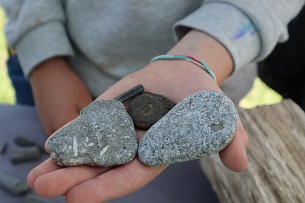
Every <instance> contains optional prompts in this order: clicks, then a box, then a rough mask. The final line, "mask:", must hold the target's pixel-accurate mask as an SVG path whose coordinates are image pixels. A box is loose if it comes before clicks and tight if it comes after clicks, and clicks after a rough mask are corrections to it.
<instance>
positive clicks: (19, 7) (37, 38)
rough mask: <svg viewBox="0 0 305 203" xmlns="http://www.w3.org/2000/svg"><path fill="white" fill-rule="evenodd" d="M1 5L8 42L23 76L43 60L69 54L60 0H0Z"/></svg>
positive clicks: (69, 47) (68, 43)
mask: <svg viewBox="0 0 305 203" xmlns="http://www.w3.org/2000/svg"><path fill="white" fill-rule="evenodd" d="M1 5H2V6H3V8H4V10H5V13H6V16H7V19H8V22H7V24H6V27H5V34H6V38H7V42H8V45H9V46H10V47H11V48H13V49H15V50H16V51H17V53H18V59H19V61H20V63H21V66H22V68H23V71H24V73H25V75H26V76H28V74H29V73H30V72H31V70H32V69H33V68H34V67H35V66H36V65H37V64H39V63H40V62H42V61H44V60H46V59H49V58H51V57H54V56H72V55H73V50H72V47H71V45H70V42H69V39H68V36H67V34H66V31H65V28H64V23H65V15H64V11H63V6H62V2H61V1H60V0H39V1H37V0H1Z"/></svg>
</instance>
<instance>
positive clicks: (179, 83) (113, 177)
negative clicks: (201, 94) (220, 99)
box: [28, 30, 248, 203]
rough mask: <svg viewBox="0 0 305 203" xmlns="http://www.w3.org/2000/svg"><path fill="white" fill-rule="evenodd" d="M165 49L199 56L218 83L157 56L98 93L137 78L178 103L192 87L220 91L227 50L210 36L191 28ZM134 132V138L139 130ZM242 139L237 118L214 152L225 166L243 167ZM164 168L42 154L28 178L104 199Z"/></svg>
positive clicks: (61, 191)
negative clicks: (81, 162) (59, 159)
mask: <svg viewBox="0 0 305 203" xmlns="http://www.w3.org/2000/svg"><path fill="white" fill-rule="evenodd" d="M168 54H173V55H191V56H193V57H195V58H199V59H201V60H203V61H204V62H205V63H206V64H207V65H208V66H209V67H210V68H211V70H212V71H213V72H214V73H215V75H216V77H217V81H218V84H216V83H215V81H214V80H213V79H212V78H211V76H209V75H208V74H207V73H206V72H205V71H204V70H203V69H201V68H200V67H198V66H196V65H194V64H192V63H190V62H187V61H178V60H177V61H157V62H154V63H151V64H148V65H147V66H146V67H144V68H143V69H141V70H139V71H137V72H135V73H133V74H130V75H128V76H126V77H125V78H123V79H122V80H120V81H119V82H118V83H116V84H115V85H113V86H112V87H111V88H109V89H108V90H107V91H106V92H105V93H103V94H102V95H100V97H99V99H103V100H109V99H113V98H114V97H116V96H118V95H119V94H121V93H122V92H124V91H126V90H128V89H130V88H131V87H133V86H135V85H136V84H139V83H140V84H143V85H144V87H145V90H146V91H150V92H154V93H157V94H162V95H164V96H166V97H168V98H169V99H171V100H172V101H174V102H176V103H178V102H179V101H181V100H182V99H184V98H185V97H187V96H188V95H190V94H192V93H194V92H197V91H201V90H215V91H221V90H220V88H219V86H218V85H220V84H221V83H222V82H223V81H224V80H225V78H227V77H228V75H229V74H230V73H231V72H232V69H233V61H232V58H231V56H230V54H229V53H228V51H227V50H226V49H225V48H224V47H223V46H222V45H221V44H220V43H219V42H218V41H217V40H215V39H214V38H212V37H211V36H209V35H207V34H205V33H202V32H199V31H196V30H192V31H190V32H189V33H188V34H186V35H185V37H184V38H183V39H182V40H180V42H179V43H178V44H177V45H176V46H175V47H173V48H172V49H171V50H170V51H169V52H168ZM156 79H157V80H156ZM156 81H157V82H156ZM137 133H138V138H139V140H140V139H141V137H142V135H143V133H144V131H137ZM247 144H248V136H247V134H246V132H245V130H244V128H243V126H242V123H241V122H240V121H239V123H238V127H237V130H236V133H235V135H234V138H233V140H232V142H231V143H230V144H229V145H228V146H227V147H226V148H225V149H224V150H223V151H222V152H220V153H219V156H220V158H221V160H222V162H223V164H224V165H225V166H226V167H227V168H228V169H230V170H232V171H236V172H241V171H243V170H244V169H245V168H246V167H247V155H246V148H247ZM46 148H47V146H46ZM165 168H166V166H163V167H148V166H145V165H143V164H141V163H140V162H139V160H138V159H137V158H135V159H134V160H133V161H131V162H130V163H129V164H126V165H121V166H117V167H108V168H105V167H93V166H77V167H68V168H62V167H60V166H57V165H56V164H55V163H54V162H53V161H52V160H50V159H48V160H46V161H45V162H43V163H42V164H40V165H39V166H37V167H36V168H34V169H33V170H32V171H31V172H30V173H29V175H28V184H29V186H30V187H31V188H32V189H34V190H35V191H36V192H37V193H38V194H39V195H41V196H43V197H55V196H59V195H65V197H66V202H67V203H78V202H90V203H95V202H104V201H107V200H111V199H115V198H118V197H121V196H124V195H127V194H130V193H132V192H135V191H137V190H138V189H140V188H141V187H143V186H144V185H146V184H147V183H149V182H150V181H151V180H153V179H154V178H155V177H156V176H158V175H159V174H160V173H161V172H162V171H163V170H164V169H165Z"/></svg>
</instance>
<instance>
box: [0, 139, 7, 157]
mask: <svg viewBox="0 0 305 203" xmlns="http://www.w3.org/2000/svg"><path fill="white" fill-rule="evenodd" d="M7 146H8V144H7V142H6V141H4V140H0V154H1V155H3V154H5V152H6V149H7Z"/></svg>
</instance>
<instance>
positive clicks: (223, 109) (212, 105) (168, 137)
mask: <svg viewBox="0 0 305 203" xmlns="http://www.w3.org/2000/svg"><path fill="white" fill-rule="evenodd" d="M237 119H238V114H237V111H236V109H235V107H234V104H233V103H232V102H231V100H230V99H229V98H227V97H226V96H225V95H224V94H223V93H220V92H215V91H202V92H197V93H194V94H192V95H190V96H189V97H187V98H185V99H184V100H183V101H181V102H180V103H178V104H177V105H176V106H175V107H174V108H173V109H172V110H171V111H169V112H168V113H167V114H166V115H165V116H164V117H163V118H161V119H160V120H159V121H158V122H157V123H156V124H154V125H153V126H152V127H151V128H150V129H149V130H148V131H147V132H146V133H145V134H144V136H143V138H142V140H141V142H140V145H139V148H138V156H139V159H140V161H141V162H142V163H144V164H146V165H149V166H162V165H168V164H173V163H177V162H182V161H188V160H194V159H199V158H202V157H203V156H206V155H211V154H214V153H217V152H219V151H221V150H222V149H224V148H225V147H226V146H227V145H228V144H229V143H230V141H231V140H232V138H233V135H234V133H235V130H236V127H237Z"/></svg>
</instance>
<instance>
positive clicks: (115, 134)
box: [47, 100, 138, 166]
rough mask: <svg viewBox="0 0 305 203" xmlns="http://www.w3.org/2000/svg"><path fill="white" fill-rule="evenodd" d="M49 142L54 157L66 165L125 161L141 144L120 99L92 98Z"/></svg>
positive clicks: (129, 158)
mask: <svg viewBox="0 0 305 203" xmlns="http://www.w3.org/2000/svg"><path fill="white" fill-rule="evenodd" d="M47 145H48V148H49V150H50V152H51V158H52V159H53V160H54V161H55V162H56V163H57V164H59V165H62V166H75V165H83V164H89V165H98V166H114V165H120V164H125V163H128V162H130V161H131V160H132V159H133V158H134V157H135V156H136V153H137V148H138V143H137V136H136V132H135V129H134V125H133V122H132V119H131V117H130V116H129V115H128V113H127V112H126V110H125V108H124V106H123V104H122V103H121V102H119V101H117V100H110V101H102V100H96V101H94V102H92V103H91V104H90V105H88V106H87V107H85V108H84V109H83V110H82V111H81V113H80V117H79V118H78V119H77V120H76V121H74V122H72V123H70V124H68V125H67V126H65V127H63V128H62V129H61V130H59V131H58V132H57V133H56V134H55V135H54V136H53V137H52V138H50V139H49V140H48V142H47Z"/></svg>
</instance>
